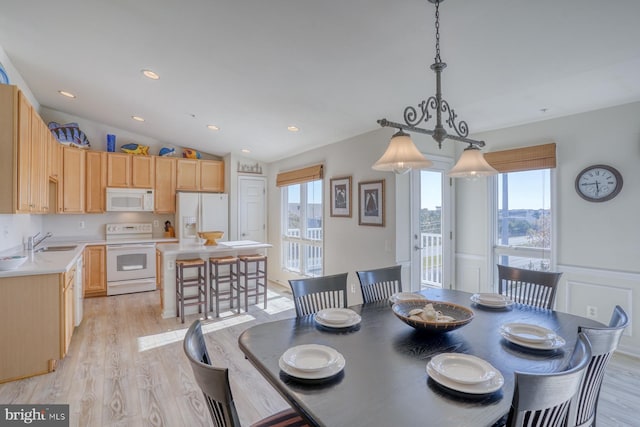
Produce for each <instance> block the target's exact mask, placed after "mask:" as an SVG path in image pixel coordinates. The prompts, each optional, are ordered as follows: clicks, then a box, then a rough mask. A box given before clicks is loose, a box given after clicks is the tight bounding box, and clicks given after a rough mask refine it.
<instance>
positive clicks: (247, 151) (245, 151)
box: [240, 148, 251, 154]
mask: <svg viewBox="0 0 640 427" xmlns="http://www.w3.org/2000/svg"><path fill="white" fill-rule="evenodd" d="M240 151H242V152H243V153H246V154H249V153H250V152H251V150H248V149H246V148H243V149H242V150H240Z"/></svg>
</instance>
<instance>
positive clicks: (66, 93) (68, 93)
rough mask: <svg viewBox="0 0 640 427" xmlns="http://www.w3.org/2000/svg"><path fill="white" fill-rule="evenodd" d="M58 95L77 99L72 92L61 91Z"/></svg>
mask: <svg viewBox="0 0 640 427" xmlns="http://www.w3.org/2000/svg"><path fill="white" fill-rule="evenodd" d="M58 93H59V94H60V95H62V96H66V97H67V98H75V97H76V96H75V95H74V94H72V93H71V92H67V91H66V90H59V91H58Z"/></svg>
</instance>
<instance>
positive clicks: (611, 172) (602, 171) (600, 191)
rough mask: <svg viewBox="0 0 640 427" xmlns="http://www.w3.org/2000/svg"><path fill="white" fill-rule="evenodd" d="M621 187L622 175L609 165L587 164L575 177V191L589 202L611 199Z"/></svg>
mask: <svg viewBox="0 0 640 427" xmlns="http://www.w3.org/2000/svg"><path fill="white" fill-rule="evenodd" d="M621 189H622V175H620V172H618V170H617V169H615V168H612V167H611V166H606V165H594V166H589V167H588V168H586V169H584V170H583V171H582V172H580V173H579V174H578V176H577V177H576V191H577V192H578V194H579V195H580V197H582V198H583V199H585V200H588V201H590V202H604V201H607V200H611V199H613V198H614V197H615V196H616V195H617V194H618V193H619V192H620V190H621Z"/></svg>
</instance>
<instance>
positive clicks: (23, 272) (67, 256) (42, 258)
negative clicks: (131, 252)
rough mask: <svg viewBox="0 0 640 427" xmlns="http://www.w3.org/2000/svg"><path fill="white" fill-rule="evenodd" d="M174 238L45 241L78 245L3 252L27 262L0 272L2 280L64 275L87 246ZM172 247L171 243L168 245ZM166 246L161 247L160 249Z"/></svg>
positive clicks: (172, 240)
mask: <svg viewBox="0 0 640 427" xmlns="http://www.w3.org/2000/svg"><path fill="white" fill-rule="evenodd" d="M175 241H176V239H175V237H174V238H158V239H153V238H151V239H131V240H118V241H113V240H110V241H107V240H104V239H102V240H100V239H99V238H96V239H73V238H59V239H55V240H54V239H51V240H45V241H44V242H42V244H41V245H40V246H42V247H46V246H62V245H77V247H76V248H75V249H72V250H69V251H59V252H57V251H52V252H33V253H29V252H28V251H23V250H19V249H13V250H8V251H3V252H2V253H1V254H0V256H12V255H26V256H28V259H27V261H26V262H25V263H24V264H22V265H21V266H20V267H18V268H16V269H15V270H4V271H0V278H3V277H15V276H31V275H38V274H57V273H64V272H65V271H67V270H69V268H71V267H72V266H73V263H74V262H75V261H76V259H77V258H78V256H79V255H80V254H82V251H83V250H84V248H85V246H90V245H108V244H133V243H165V242H175ZM166 244H168V245H170V244H171V243H166ZM162 246H165V245H164V244H163V245H160V247H162Z"/></svg>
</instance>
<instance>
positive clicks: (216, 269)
mask: <svg viewBox="0 0 640 427" xmlns="http://www.w3.org/2000/svg"><path fill="white" fill-rule="evenodd" d="M220 267H228V269H227V272H226V274H225V273H224V272H221V271H220ZM239 273H240V264H239V260H238V257H235V256H224V257H211V258H209V311H213V300H214V298H215V300H216V317H220V301H229V307H230V308H233V293H234V292H233V291H234V290H237V291H238V292H237V296H236V299H237V302H238V314H239V313H240V291H239V289H238V286H237V285H238V283H239V282H240V276H239ZM225 284H228V285H229V287H228V289H222V288H221V286H220V285H225ZM234 285H235V286H234Z"/></svg>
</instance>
